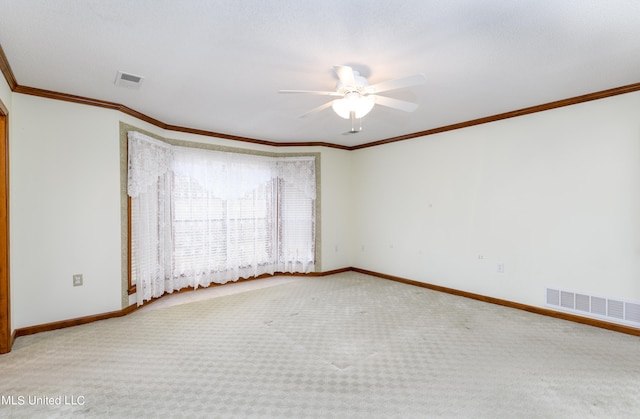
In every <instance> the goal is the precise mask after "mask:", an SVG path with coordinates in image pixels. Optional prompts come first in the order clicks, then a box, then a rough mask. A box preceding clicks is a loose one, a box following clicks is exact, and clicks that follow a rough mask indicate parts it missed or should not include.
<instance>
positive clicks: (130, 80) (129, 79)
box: [116, 71, 144, 89]
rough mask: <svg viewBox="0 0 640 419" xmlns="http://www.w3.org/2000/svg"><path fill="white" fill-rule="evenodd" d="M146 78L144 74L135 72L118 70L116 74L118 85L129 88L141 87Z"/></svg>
mask: <svg viewBox="0 0 640 419" xmlns="http://www.w3.org/2000/svg"><path fill="white" fill-rule="evenodd" d="M142 80H144V78H143V77H142V76H136V75H134V74H130V73H125V72H123V71H118V75H117V76H116V86H120V87H126V88H128V89H139V88H140V85H141V84H142Z"/></svg>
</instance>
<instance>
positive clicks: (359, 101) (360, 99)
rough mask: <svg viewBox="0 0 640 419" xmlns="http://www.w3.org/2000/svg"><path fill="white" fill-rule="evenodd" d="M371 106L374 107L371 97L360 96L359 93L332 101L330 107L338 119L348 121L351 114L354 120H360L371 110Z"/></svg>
mask: <svg viewBox="0 0 640 419" xmlns="http://www.w3.org/2000/svg"><path fill="white" fill-rule="evenodd" d="M373 105H375V98H374V97H373V96H362V95H361V94H360V93H357V92H352V93H347V94H346V95H345V96H344V99H337V100H334V101H333V104H332V105H331V107H332V108H333V111H334V112H335V113H337V114H338V116H339V117H341V118H344V119H349V118H351V112H354V113H355V117H356V118H362V117H363V116H365V115H366V114H368V113H369V112H370V111H371V109H373Z"/></svg>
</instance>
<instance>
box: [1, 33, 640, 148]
mask: <svg viewBox="0 0 640 419" xmlns="http://www.w3.org/2000/svg"><path fill="white" fill-rule="evenodd" d="M0 71H1V72H2V74H3V75H4V78H5V79H6V80H7V83H8V84H9V87H10V88H11V90H12V91H13V92H15V93H22V94H26V95H33V96H40V97H45V98H49V99H55V100H62V101H66V102H74V103H80V104H83V105H89V106H98V107H101V108H107V109H113V110H117V111H120V112H122V113H124V114H127V115H130V116H132V117H134V118H137V119H140V120H142V121H145V122H148V123H150V124H152V125H155V126H157V127H159V128H162V129H166V130H169V131H177V132H184V133H189V134H197V135H202V136H205V137H215V138H221V139H225V140H232V141H239V142H245V143H251V144H260V145H266V146H272V147H309V146H320V147H329V148H337V149H341V150H347V151H354V150H360V149H363V148H368V147H375V146H379V145H384V144H390V143H395V142H398V141H405V140H411V139H414V138H418V137H426V136H429V135H434V134H439V133H442V132H447V131H454V130H458V129H462V128H468V127H472V126H475V125H481V124H488V123H490V122H496V121H501V120H503V119H509V118H515V117H518V116H524V115H529V114H533V113H537V112H543V111H548V110H551V109H556V108H561V107H565V106H571V105H576V104H578V103H584V102H589V101H592V100H598V99H604V98H607V97H611V96H617V95H622V94H625V93H632V92H637V91H639V90H640V83H633V84H628V85H626V86H620V87H615V88H612V89H607V90H601V91H598V92H593V93H588V94H584V95H580V96H575V97H571V98H567V99H562V100H557V101H553V102H549V103H544V104H541V105H535V106H530V107H527V108H523V109H518V110H515V111H510V112H504V113H500V114H496V115H490V116H485V117H482V118H478V119H472V120H470V121H464V122H458V123H455V124H451V125H445V126H442V127H437V128H431V129H428V130H424V131H418V132H414V133H410V134H405V135H400V136H397V137H392V138H386V139H383V140H378V141H372V142H369V143H365V144H360V145H356V146H344V145H340V144H334V143H327V142H302V141H301V142H285V143H282V142H275V141H267V140H261V139H257V138H247V137H242V136H238V135H231V134H224V133H220V132H215V131H207V130H201V129H196V128H189V127H182V126H179V125H170V124H166V123H164V122H162V121H160V120H158V119H155V118H152V117H150V116H148V115H145V114H143V113H141V112H138V111H136V110H135V109H131V108H129V107H127V106H124V105H121V104H119V103H114V102H107V101H104V100H99V99H91V98H87V97H83V96H76V95H70V94H67V93H60V92H54V91H51V90H45V89H39V88H35V87H28V86H21V85H19V84H18V82H17V81H16V78H15V76H14V75H13V71H11V66H10V65H9V61H8V60H7V57H6V56H5V54H4V51H3V50H2V46H1V45H0Z"/></svg>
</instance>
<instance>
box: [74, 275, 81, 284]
mask: <svg viewBox="0 0 640 419" xmlns="http://www.w3.org/2000/svg"><path fill="white" fill-rule="evenodd" d="M81 285H82V274H75V275H73V286H74V287H79V286H81Z"/></svg>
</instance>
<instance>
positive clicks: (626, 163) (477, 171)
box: [352, 93, 640, 306]
mask: <svg viewBox="0 0 640 419" xmlns="http://www.w3.org/2000/svg"><path fill="white" fill-rule="evenodd" d="M352 173H353V186H352V188H353V192H354V195H353V206H354V211H355V213H356V214H357V216H355V218H354V225H353V231H352V234H353V237H354V244H355V246H354V255H353V260H354V265H355V266H357V267H360V268H363V269H369V270H373V271H377V272H381V273H386V274H391V275H396V276H401V277H406V278H409V279H414V280H418V281H422V282H427V283H432V284H438V285H444V286H447V287H451V288H455V289H460V290H465V291H470V292H475V293H479V294H483V295H488V296H493V297H497V298H503V299H507V300H511V301H515V302H520V303H524V304H529V305H534V306H543V305H544V287H546V286H552V287H558V288H561V289H567V290H574V291H581V292H586V293H590V294H593V295H601V296H606V297H617V298H622V299H627V300H632V301H640V281H639V279H640V234H639V233H640V93H632V94H627V95H623V96H616V97H611V98H607V99H604V100H599V101H593V102H587V103H583V104H579V105H574V106H570V107H564V108H560V109H556V110H550V111H546V112H542V113H536V114H532V115H528V116H523V117H519V118H513V119H508V120H504V121H499V122H494V123H490V124H485V125H480V126H475V127H469V128H465V129H461V130H457V131H451V132H446V133H442V134H438V135H432V136H427V137H423V138H418V139H414V140H410V141H403V142H398V143H392V144H388V145H384V146H379V147H373V148H366V149H362V150H359V151H356V152H355V153H354V155H353V172H352ZM498 264H504V273H498V272H497V270H498V269H497V268H498Z"/></svg>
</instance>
